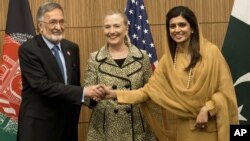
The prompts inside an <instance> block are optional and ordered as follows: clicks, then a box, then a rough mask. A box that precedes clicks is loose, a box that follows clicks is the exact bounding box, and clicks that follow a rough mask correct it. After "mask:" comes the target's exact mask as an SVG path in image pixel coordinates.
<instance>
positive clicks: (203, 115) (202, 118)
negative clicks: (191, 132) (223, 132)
mask: <svg viewBox="0 0 250 141" xmlns="http://www.w3.org/2000/svg"><path fill="white" fill-rule="evenodd" d="M207 122H208V108H207V107H206V106H203V107H202V108H201V110H200V112H199V114H198V115H197V118H196V123H195V127H196V128H201V129H203V128H206V126H207Z"/></svg>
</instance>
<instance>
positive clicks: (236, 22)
mask: <svg viewBox="0 0 250 141" xmlns="http://www.w3.org/2000/svg"><path fill="white" fill-rule="evenodd" d="M222 52H223V54H224V56H225V59H226V60H227V62H228V65H229V67H230V70H231V73H232V76H233V81H234V87H235V90H236V95H237V100H238V110H239V119H240V124H250V0H235V1H234V5H233V9H232V14H231V17H230V22H229V25H228V30H227V34H226V38H225V41H224V45H223V48H222Z"/></svg>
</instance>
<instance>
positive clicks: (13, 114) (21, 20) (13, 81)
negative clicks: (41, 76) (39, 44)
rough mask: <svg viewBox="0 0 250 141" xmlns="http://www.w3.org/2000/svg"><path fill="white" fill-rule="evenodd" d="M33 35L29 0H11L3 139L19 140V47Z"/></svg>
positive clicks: (1, 105) (1, 68) (2, 71)
mask: <svg viewBox="0 0 250 141" xmlns="http://www.w3.org/2000/svg"><path fill="white" fill-rule="evenodd" d="M33 35H35V28H34V24H33V20H32V16H31V12H30V7H29V3H28V0H9V8H8V15H7V23H6V31H5V36H4V40H3V53H2V59H1V60H2V63H1V64H0V141H16V135H17V124H18V123H17V120H18V113H19V106H20V102H21V89H22V81H21V72H20V67H19V61H18V48H19V47H20V45H21V44H22V43H23V42H25V41H27V40H28V39H30V38H32V37H33Z"/></svg>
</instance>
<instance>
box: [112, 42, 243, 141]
mask: <svg viewBox="0 0 250 141" xmlns="http://www.w3.org/2000/svg"><path fill="white" fill-rule="evenodd" d="M200 42H201V43H200V47H201V48H200V53H201V55H202V60H201V61H199V62H198V64H197V65H196V66H195V67H194V68H193V73H192V80H191V84H190V87H189V89H187V88H186V85H184V83H183V81H185V82H187V79H188V78H185V80H183V79H184V78H183V76H182V77H181V76H180V75H179V73H177V72H176V70H175V69H174V66H173V61H172V58H171V55H170V52H169V48H168V47H166V52H165V54H164V55H163V56H162V58H161V60H160V61H159V64H158V67H157V68H156V70H155V71H154V74H153V75H152V76H151V78H150V80H149V81H148V83H147V84H146V85H145V86H144V87H143V88H141V89H138V90H133V91H129V92H128V91H116V93H117V99H118V102H119V103H142V102H144V103H143V104H142V105H141V107H142V110H143V111H144V114H145V116H146V117H147V119H148V121H149V122H150V123H151V127H152V130H153V131H154V132H155V134H156V136H157V137H158V139H159V140H160V141H163V140H167V139H166V138H167V135H168V134H167V132H166V131H165V130H164V129H162V128H160V127H161V126H162V125H161V124H162V123H158V122H157V119H156V118H154V115H153V114H152V113H151V111H150V106H148V104H147V102H145V101H147V100H149V99H151V100H152V101H154V102H155V103H157V104H158V105H160V106H161V107H163V108H165V109H167V110H169V111H171V112H173V113H175V114H176V115H177V116H180V117H183V118H190V119H191V118H193V119H196V117H197V114H198V113H199V111H200V109H201V107H202V106H204V105H205V104H206V105H208V106H209V108H210V109H212V110H211V111H210V115H213V116H216V122H217V131H218V141H229V125H230V124H238V122H239V121H238V111H237V101H236V95H235V90H234V87H233V81H232V77H231V73H230V71H229V68H228V66H227V63H226V61H225V60H224V57H223V56H222V54H221V52H220V50H219V49H218V48H217V46H215V45H214V44H212V43H210V42H209V41H207V40H206V39H204V38H201V39H200ZM185 84H186V83H185ZM177 134H178V133H177Z"/></svg>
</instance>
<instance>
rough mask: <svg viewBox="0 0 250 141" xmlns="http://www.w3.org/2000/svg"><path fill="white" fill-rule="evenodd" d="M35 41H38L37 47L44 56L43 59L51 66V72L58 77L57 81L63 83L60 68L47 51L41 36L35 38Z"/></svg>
mask: <svg viewBox="0 0 250 141" xmlns="http://www.w3.org/2000/svg"><path fill="white" fill-rule="evenodd" d="M37 41H38V47H40V48H41V51H42V54H43V55H44V56H45V57H44V59H46V60H47V62H48V64H51V66H52V68H51V71H54V72H55V74H56V75H57V76H58V78H59V80H60V81H62V82H64V80H63V76H62V75H61V71H60V68H59V66H58V64H57V62H56V58H55V56H54V55H53V53H52V51H51V50H50V49H49V47H48V46H47V45H46V43H45V42H44V40H43V38H42V36H41V35H38V36H37Z"/></svg>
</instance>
